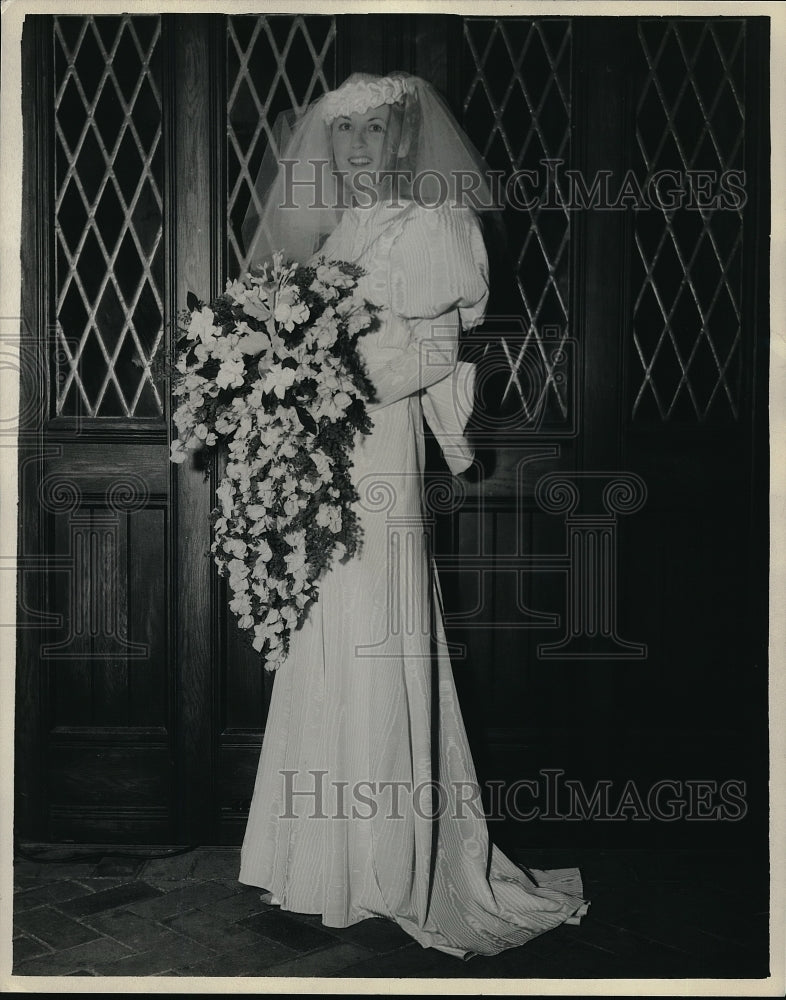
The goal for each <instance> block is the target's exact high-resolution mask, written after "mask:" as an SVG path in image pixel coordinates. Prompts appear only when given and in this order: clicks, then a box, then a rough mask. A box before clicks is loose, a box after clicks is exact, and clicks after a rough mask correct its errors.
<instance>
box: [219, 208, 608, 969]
mask: <svg viewBox="0 0 786 1000" xmlns="http://www.w3.org/2000/svg"><path fill="white" fill-rule="evenodd" d="M321 254H324V255H326V256H327V257H329V258H333V259H336V260H349V261H355V262H357V263H359V264H360V265H361V266H362V267H363V268H364V269H365V270H366V274H365V276H364V277H363V278H362V279H361V281H360V284H359V288H358V294H359V295H361V296H364V297H366V298H368V299H369V300H371V301H373V302H376V303H378V304H380V305H382V306H384V307H385V308H384V310H383V312H382V313H381V320H382V325H381V328H380V329H379V330H377V331H375V332H374V333H372V334H369V335H366V336H365V337H363V338H361V351H362V353H363V355H364V358H365V360H366V363H367V367H368V372H369V375H370V377H371V379H372V381H373V382H374V384H375V387H376V389H377V396H378V403H377V405H375V406H374V407H372V408H371V412H372V419H373V421H374V428H373V431H372V433H371V434H369V435H368V436H366V437H362V438H361V439H360V441H359V444H358V446H357V447H356V449H355V453H354V468H353V479H354V481H355V483H356V485H357V487H358V491H359V494H360V502H359V504H358V507H357V509H358V512H359V518H360V522H361V525H362V528H363V543H362V549H361V551H360V552H359V553H358V554H357V555H356V556H355V557H353V558H352V559H351V560H349V561H347V562H346V563H344V564H338V565H336V566H335V567H334V568H332V569H331V570H330V572H329V573H328V574H326V576H325V577H324V579H323V581H322V583H321V587H320V597H319V600H318V601H317V603H316V604H314V605H313V606H312V608H311V610H310V613H309V616H308V618H307V620H306V622H305V623H304V625H303V627H302V628H301V629H300V630H298V631H297V632H295V633H293V636H292V643H291V648H290V653H289V656H288V658H287V660H286V661H285V662H284V663H283V664H282V666H281V667H280V668H279V670H278V672H277V674H276V678H275V683H274V685H273V693H272V699H271V704H270V710H269V714H268V720H267V727H266V730H265V734H264V744H263V747H262V753H261V757H260V762H259V771H258V774H257V780H256V785H255V789H254V795H253V800H252V803H251V809H250V814H249V819H248V825H247V828H246V832H245V838H244V841H243V847H242V853H241V868H240V875H239V880H240V881H241V882H243V883H245V884H249V885H254V886H260V887H262V888H264V889H266V890H268V892H269V895H268V896H267V899H268V900H269V901H270V902H273V903H277V904H279V905H280V906H281V907H282V909H284V910H292V911H295V912H299V913H312V914H321V915H322V921H323V923H324V924H325V925H327V926H329V927H345V926H348V925H349V924H353V923H356V922H357V921H360V920H363V919H365V918H367V917H372V916H384V917H389V918H391V919H393V920H395V921H396V922H397V923H398V924H399V925H400V926H401V927H402V928H403V929H404V930H405V931H407V932H408V933H409V934H411V935H412V937H413V938H415V939H416V940H417V941H419V942H420V943H421V944H422V945H423V946H424V947H434V948H437V949H439V950H440V951H443V952H447V953H449V954H452V955H456V956H458V957H460V958H465V959H466V958H470V957H472V956H473V955H479V954H483V955H493V954H496V953H498V952H500V951H502V950H503V949H506V948H510V947H514V946H516V945H520V944H523V943H525V942H526V941H528V940H530V939H531V938H533V937H535V936H536V935H538V934H541V933H543V932H544V931H547V930H549V929H551V928H553V927H556V926H557V925H559V924H561V923H564V922H572V923H575V922H577V921H578V920H579V919H580V917H581V916H582V915H583V914H584V913H585V912H586V909H587V905H588V904H587V902H586V901H585V900H584V899H583V888H582V883H581V878H580V875H579V872H578V870H577V869H562V870H559V871H552V872H542V871H535V870H528V871H529V874H527V872H525V871H523V870H522V869H520V868H519V867H517V866H516V865H515V864H514V863H513V862H512V861H511V860H509V859H508V858H507V857H506V856H505V855H504V854H503V853H502V852H501V851H500V850H499V849H498V848H497V847H496V846H495V845H493V844H491V842H490V840H489V834H488V828H487V824H486V819H485V817H484V815H483V812H482V806H481V804H480V798H479V795H477V794H476V796H475V799H474V806H473V803H472V798H473V796H472V791H473V790H474V791H475V793H477V792H478V786H477V778H476V774H475V769H474V765H473V763H472V758H471V755H470V751H469V746H468V742H467V736H466V732H465V728H464V723H463V720H462V717H461V712H460V709H459V703H458V699H457V695H456V688H455V684H454V679H453V675H452V671H451V665H450V661H449V658H448V655H447V651H446V648H445V637H444V631H443V624H442V613H441V603H440V594H439V587H438V582H437V579H436V575H435V572H434V568H433V562H432V560H431V557H430V556H429V553H428V547H427V544H426V536H425V534H424V526H423V492H422V490H423V478H422V471H423V458H424V438H423V409H422V406H423V404H424V403H425V402H426V401H427V397H428V395H429V394H428V392H426V393H422V392H421V391H420V390H421V389H422V388H424V387H430V386H433V390H432V391H434V390H435V389H437V387H441V389H443V390H444V389H447V390H448V392H450V387H451V381H450V380H451V376H452V373H453V368H454V364H455V348H456V340H457V333H458V327H459V322H461V323H462V325H464V326H467V325H472V324H474V323H475V322H477V321H478V320H479V319H480V318H481V317H482V315H483V311H484V308H485V305H486V300H487V296H488V283H487V279H486V255H485V250H484V246H483V240H482V236H481V233H480V228H479V225H478V223H477V221H476V220H475V218H474V216H472V215H471V213H469V212H468V211H466V210H463V211H457V210H453V209H450V208H449V207H447V206H445V207H443V208H441V209H438V210H428V209H424V208H422V207H420V206H418V205H416V204H414V203H411V202H410V203H405V204H403V205H399V206H389V205H384V204H379V205H377V206H376V207H374V208H373V209H362V208H355V209H351V210H348V211H345V212H344V214H343V216H342V220H341V222H340V224H339V225H338V227H337V228H336V229H335V230H334V232H333V233H331V235H330V236H329V237H328V240H327V242H326V243H325V244H324V245H323V247H322V249H321V251H320V255H321ZM442 398H443V402H444V399H445V396H444V393H443V397H442ZM434 399H435V400H436V399H437V396H436V393H435V396H434ZM426 413H427V415H428V414H429V413H430V414H431V416H432V426H433V427H434V429H435V432H436V431H437V430H438V428H437V426H436V425H437V424H438V421H437V420H436V419H434V407H433V406H431V408H430V409H428V408H427V409H426ZM442 430H443V431H444V427H443V428H442ZM438 439H439V440H440V442H441V443H442V444H443V448H444V449H445V451H446V455H447V456H448V458H449V461H450V462H451V463H452V467H456V466H458V467H460V465H461V463H462V453H463V445H462V443H461V441H460V440H454V441H450V440H449V439H448V438H447V437H446V435H445V434H444V433H443V434H441V435H440V434H438ZM451 451H452V455H451ZM464 464H466V463H464ZM394 789H395V790H396V792H395V794H394ZM432 789H438V793H439V797H438V799H436V800H435V801H432V798H431V794H430V793H431V791H432ZM291 793H294V794H291ZM462 801H463V804H462ZM530 876H531V877H530Z"/></svg>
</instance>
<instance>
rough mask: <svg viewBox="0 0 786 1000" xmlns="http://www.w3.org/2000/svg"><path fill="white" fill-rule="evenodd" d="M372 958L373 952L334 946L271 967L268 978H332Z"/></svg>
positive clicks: (342, 945) (354, 946)
mask: <svg viewBox="0 0 786 1000" xmlns="http://www.w3.org/2000/svg"><path fill="white" fill-rule="evenodd" d="M368 958H373V952H370V951H369V950H368V949H367V948H361V947H360V946H359V945H356V944H349V943H346V944H336V945H333V946H332V947H330V948H320V949H319V951H311V952H309V953H308V954H307V955H301V956H300V957H299V958H293V959H290V960H289V961H288V962H279V963H277V964H276V965H271V966H270V967H269V969H268V971H267V973H266V975H269V976H319V977H322V976H332V975H334V974H335V973H337V972H340V971H341V970H342V969H346V968H348V967H349V966H350V965H355V964H357V963H358V962H361V961H363V960H364V959H368Z"/></svg>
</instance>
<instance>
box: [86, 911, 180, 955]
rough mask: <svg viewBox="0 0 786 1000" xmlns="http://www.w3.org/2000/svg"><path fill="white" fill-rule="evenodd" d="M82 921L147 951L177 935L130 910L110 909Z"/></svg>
mask: <svg viewBox="0 0 786 1000" xmlns="http://www.w3.org/2000/svg"><path fill="white" fill-rule="evenodd" d="M83 922H84V923H86V924H89V925H90V926H91V927H93V928H95V930H97V931H98V932H99V933H100V934H104V935H106V936H107V937H111V938H114V939H115V940H116V941H120V942H121V943H122V944H125V945H128V946H129V947H130V948H134V949H135V950H136V951H148V950H149V949H151V948H153V947H155V946H156V945H157V944H158V943H160V942H162V941H165V940H167V939H169V938H172V939H175V938H177V935H176V934H175V932H174V931H173V930H172V929H171V928H169V927H165V926H164V925H163V924H160V923H158V922H157V921H155V920H149V919H147V918H146V917H140V916H139V915H138V914H136V913H132V912H131V911H130V910H111V911H110V912H108V913H98V914H95V915H91V916H87V917H84V918H83Z"/></svg>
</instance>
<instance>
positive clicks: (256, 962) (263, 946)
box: [176, 937, 297, 978]
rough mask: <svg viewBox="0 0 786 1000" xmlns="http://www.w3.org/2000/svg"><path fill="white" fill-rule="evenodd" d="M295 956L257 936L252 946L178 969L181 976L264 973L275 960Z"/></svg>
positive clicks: (288, 949)
mask: <svg viewBox="0 0 786 1000" xmlns="http://www.w3.org/2000/svg"><path fill="white" fill-rule="evenodd" d="M296 956H297V953H296V952H294V951H293V950H292V949H291V948H287V947H285V946H284V945H283V944H279V943H278V942H276V941H268V940H267V939H265V938H263V937H259V938H258V940H257V942H256V943H255V944H253V945H248V946H247V947H245V948H237V949H236V950H235V951H227V952H223V953H222V954H221V955H216V956H215V958H206V959H204V960H203V961H201V962H195V963H192V964H191V965H183V966H181V967H179V968H177V970H176V971H177V974H178V975H180V976H198V977H200V978H201V977H203V976H260V975H261V976H264V975H267V974H268V969H269V968H270V966H271V965H274V964H275V963H276V962H283V961H286V960H287V959H292V958H295V957H296Z"/></svg>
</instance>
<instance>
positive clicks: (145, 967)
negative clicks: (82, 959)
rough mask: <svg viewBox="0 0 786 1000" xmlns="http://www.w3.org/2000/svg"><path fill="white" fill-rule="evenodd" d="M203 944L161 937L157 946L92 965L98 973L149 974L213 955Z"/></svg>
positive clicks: (180, 938) (113, 974)
mask: <svg viewBox="0 0 786 1000" xmlns="http://www.w3.org/2000/svg"><path fill="white" fill-rule="evenodd" d="M213 954H214V952H213V951H212V950H211V949H210V948H208V947H207V946H206V945H204V944H200V943H199V942H198V941H193V940H192V939H191V938H185V937H182V936H181V935H179V934H177V935H175V934H174V933H173V932H170V935H169V936H166V937H162V941H161V943H160V944H159V945H157V946H155V947H152V948H148V949H146V950H145V951H139V952H136V954H133V955H128V956H127V957H126V958H121V959H119V960H118V961H115V962H101V963H96V964H95V965H94V966H93V968H94V970H95V972H96V974H97V975H99V976H152V975H155V974H156V973H159V972H164V971H166V970H169V969H171V968H173V967H174V966H177V965H186V964H189V963H193V962H197V961H199V960H200V959H204V958H205V957H206V956H210V955H213Z"/></svg>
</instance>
